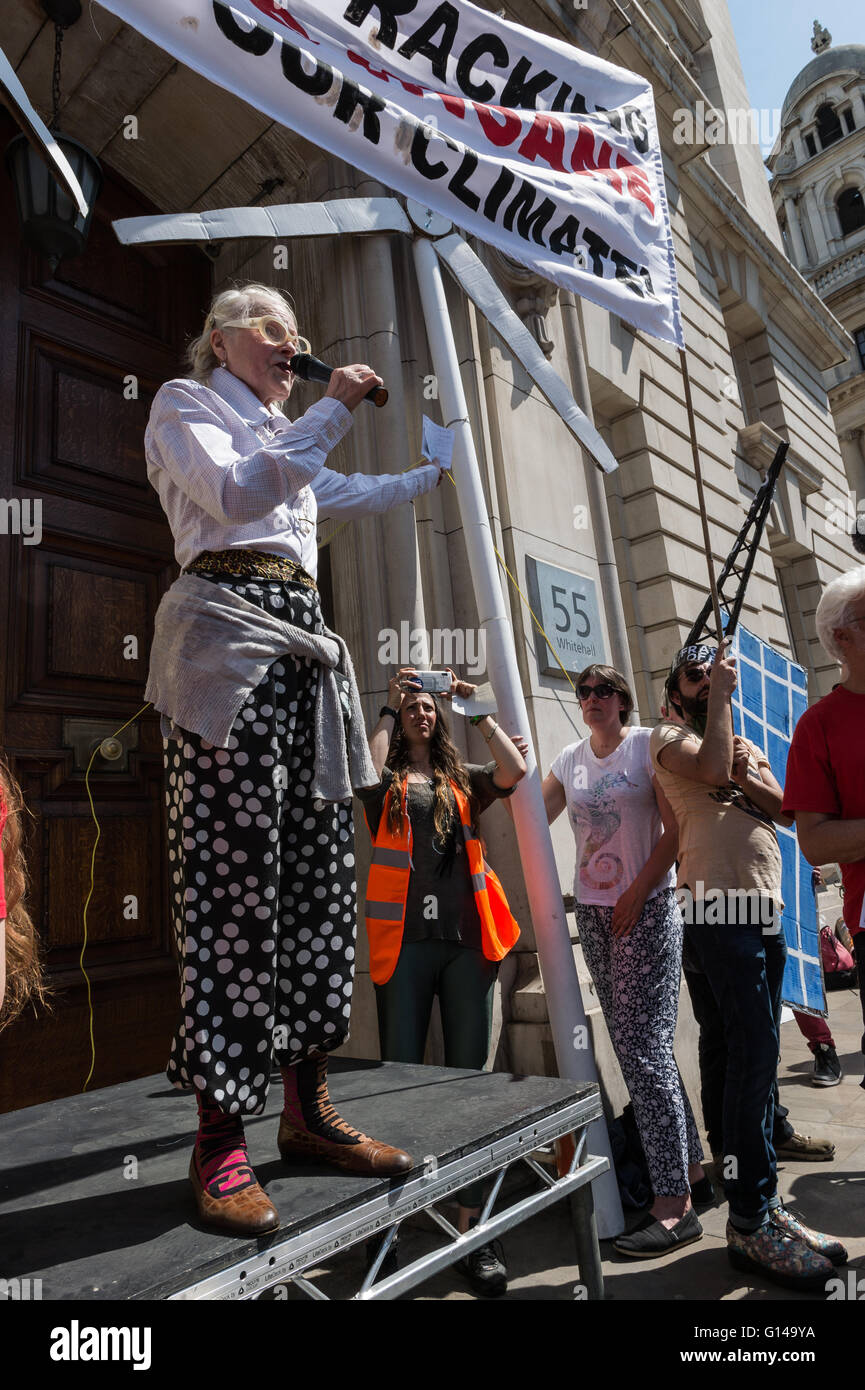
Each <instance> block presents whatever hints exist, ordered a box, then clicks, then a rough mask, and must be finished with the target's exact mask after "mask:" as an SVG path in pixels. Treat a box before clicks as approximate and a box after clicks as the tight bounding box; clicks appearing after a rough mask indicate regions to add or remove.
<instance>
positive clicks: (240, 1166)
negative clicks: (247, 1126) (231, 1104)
mask: <svg viewBox="0 0 865 1390" xmlns="http://www.w3.org/2000/svg"><path fill="white" fill-rule="evenodd" d="M195 1096H196V1099H197V1101H198V1134H197V1135H196V1138H195V1155H194V1157H195V1167H196V1171H197V1173H198V1180H199V1182H200V1183H201V1186H202V1187H203V1188H205V1190H206V1191H207V1192H209V1193H210V1195H211V1197H233V1196H234V1195H235V1193H237V1192H242V1191H243V1190H244V1188H246V1187H252V1185H253V1184H254V1183H255V1182H256V1181H257V1179H256V1176H255V1174H254V1173H253V1171H252V1168H251V1166H250V1162H249V1154H248V1153H247V1151H246V1136H245V1135H244V1132H243V1121H242V1120H241V1119H240V1116H239V1115H227V1114H226V1113H225V1111H224V1110H220V1108H219V1106H218V1105H214V1104H213V1102H212V1101H209V1100H206V1099H205V1097H204V1095H203V1094H202V1092H201V1091H196V1093H195Z"/></svg>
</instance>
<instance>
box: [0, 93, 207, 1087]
mask: <svg viewBox="0 0 865 1390" xmlns="http://www.w3.org/2000/svg"><path fill="white" fill-rule="evenodd" d="M13 133H14V128H13V127H12V125H11V122H9V121H8V120H6V119H5V118H3V119H2V120H0V144H2V145H3V146H4V147H5V144H6V143H7V141H8V139H9V138H10V137H11V135H12V134H13ZM105 173H106V182H105V186H104V188H103V190H102V193H101V195H100V198H99V201H98V203H97V207H96V213H95V216H94V222H93V225H92V229H91V234H90V241H89V244H88V247H87V250H86V252H85V254H84V255H82V256H81V257H79V258H78V259H76V260H74V261H69V262H64V263H61V265H60V266H59V267H58V268H57V269H56V270H55V271H53V272H52V270H51V268H50V266H49V265H48V263H47V262H46V261H44V260H41V259H40V258H39V257H38V256H36V255H34V254H33V253H32V252H30V251H28V250H27V249H26V248H25V247H24V245H23V243H22V241H21V238H20V234H19V231H18V222H17V217H16V213H15V207H14V198H13V192H12V187H11V183H10V181H9V178H8V175H6V173H5V171H2V170H0V207H2V213H3V227H4V235H3V237H2V240H0V310H2V313H0V450H2V456H0V526H4V525H5V529H6V531H7V534H2V533H0V585H2V590H0V592H2V594H3V599H2V601H0V652H2V654H3V664H2V682H3V699H2V702H0V708H2V727H0V746H2V747H3V748H4V750H5V751H6V753H7V754H8V755H9V756H10V759H11V761H12V763H13V766H14V768H15V771H16V775H17V776H18V779H19V781H20V783H21V786H22V788H23V792H24V796H25V799H26V802H27V806H28V808H29V811H30V813H31V815H30V817H29V821H28V826H27V845H28V850H27V854H28V867H29V873H30V880H31V887H30V906H31V911H32V915H33V917H34V920H35V922H36V923H37V924H38V928H39V933H40V937H41V940H42V947H43V954H44V957H45V961H46V965H47V970H48V976H49V980H50V983H51V986H52V989H53V1007H52V1011H51V1012H50V1013H44V1012H42V1013H40V1014H39V1016H38V1017H34V1016H33V1015H32V1014H27V1015H25V1016H23V1017H22V1018H21V1019H19V1020H18V1021H17V1022H16V1023H15V1024H13V1025H12V1026H11V1027H10V1028H8V1029H7V1030H6V1031H5V1032H4V1033H2V1034H0V1111H4V1110H12V1109H17V1108H19V1107H21V1106H25V1105H32V1104H35V1103H36V1102H39V1101H44V1100H50V1099H54V1098H56V1097H59V1096H65V1095H70V1094H72V1093H74V1092H76V1091H79V1090H81V1089H82V1087H83V1085H84V1083H85V1079H86V1077H87V1075H88V1072H89V1070H90V1065H91V1047H90V1012H89V1008H88V1001H87V985H86V981H85V978H84V975H83V973H82V970H81V968H80V966H79V956H80V954H81V949H82V944H83V941H84V907H85V900H86V898H87V895H88V891H89V889H90V873H91V854H92V851H93V845H94V839H95V825H94V822H93V818H92V815H91V810H90V805H89V802H88V796H87V789H86V786H85V769H86V767H87V763H88V761H89V759H90V755H91V752H92V749H93V747H94V746H95V745H97V744H98V743H99V742H100V741H101V740H102V739H103V738H104V737H105V736H106V735H108V734H111V733H113V732H114V731H115V730H117V729H118V728H119V727H120V726H121V725H122V724H124V723H125V722H126V721H127V720H128V719H130V718H131V717H132V716H133V715H134V714H135V712H136V711H137V710H138V709H139V708H140V707H141V706H142V705H143V704H144V695H143V691H144V684H145V681H146V676H147V663H148V652H149V646H150V640H151V636H152V631H153V618H154V614H155V611H156V607H157V605H158V603H159V599H160V597H161V595H162V593H163V591H164V590H165V588H166V587H167V585H168V584H170V583H171V580H172V579H173V578H174V575H175V574H176V568H175V566H174V562H173V552H172V542H171V534H170V532H169V529H168V526H167V525H166V522H165V520H164V517H163V514H162V510H161V508H160V506H159V501H158V498H157V496H156V493H155V492H154V491H153V490H152V489H151V487H150V486H149V484H148V482H147V476H146V472H145V464H144V453H143V435H144V427H145V424H146V420H147V414H148V410H149V407H150V402H151V400H152V397H153V394H154V392H155V391H156V389H157V388H158V386H159V385H160V384H161V382H162V381H164V380H166V379H167V378H169V377H171V376H174V375H176V374H177V372H178V370H179V366H180V357H181V354H182V347H183V342H184V340H185V339H186V338H187V337H188V336H189V334H190V333H191V332H193V331H197V330H198V328H199V326H200V324H201V322H202V319H203V314H204V311H205V309H206V307H207V302H208V298H209V292H210V270H209V267H208V265H207V262H206V260H205V258H204V257H203V256H202V255H201V253H200V252H195V251H190V250H186V249H184V248H174V249H172V250H170V251H162V250H161V249H159V250H152V251H147V252H136V251H130V250H127V249H125V248H122V247H121V246H120V245H119V244H118V242H117V241H116V239H115V237H114V233H113V232H112V230H111V226H110V223H111V220H112V219H113V218H116V217H120V216H129V215H135V214H137V213H144V212H152V211H155V209H153V208H152V207H151V206H150V205H145V204H144V202H143V201H142V200H141V199H140V198H138V197H137V195H136V194H135V193H134V192H133V191H132V190H130V189H129V187H128V186H126V185H123V184H122V183H121V182H120V181H119V180H118V179H117V178H114V177H112V176H111V174H110V172H109V171H108V170H105ZM11 499H19V500H21V501H24V499H29V506H28V505H26V504H25V505H24V506H23V507H22V509H21V512H20V518H21V520H20V527H21V530H20V533H19V534H17V535H16V534H8V532H9V530H10V529H11V528H10V524H9V521H8V520H7V521H5V522H4V518H7V519H10V518H11V521H12V524H13V525H14V524H15V522H16V519H17V513H16V510H15V508H14V507H13V508H10V507H9V505H8V502H9V501H10V500H11ZM3 504H6V505H3ZM37 504H38V507H37ZM40 508H41V535H39V528H38V527H37V526H36V524H35V523H36V519H37V517H38V516H39V509H40ZM25 528H26V534H25ZM120 741H121V743H122V744H123V751H122V753H121V756H120V757H119V758H116V759H106V758H104V757H102V756H101V755H97V756H96V758H95V760H94V763H93V769H92V772H91V774H90V790H91V792H92V796H93V802H94V806H95V809H96V814H97V816H98V819H99V824H100V827H101V839H100V841H99V846H98V850H97V855H96V861H95V871H94V887H93V892H92V896H91V899H90V903H89V907H88V909H87V945H86V951H85V955H84V967H85V969H86V972H87V975H88V977H89V980H90V985H91V989H92V1002H93V1038H94V1043H95V1068H94V1072H93V1076H92V1078H91V1080H90V1082H89V1086H88V1089H93V1088H95V1087H97V1086H104V1085H109V1084H111V1083H113V1082H117V1081H122V1080H126V1079H128V1078H130V1077H137V1076H142V1075H146V1074H147V1073H148V1072H153V1071H159V1070H161V1069H162V1068H163V1067H164V1065H165V1062H166V1059H167V1053H168V1046H169V1042H170V1036H171V1030H172V1027H173V1024H174V1015H175V1010H176V1007H177V970H176V965H175V963H174V959H173V954H172V947H171V941H170V931H169V919H168V894H167V882H166V869H165V856H164V851H163V844H164V809H163V795H162V744H161V739H160V736H159V728H158V721H157V718H156V717H155V715H154V714H153V711H152V710H149V711H148V712H147V713H146V714H145V715H144V716H143V717H141V718H140V719H138V720H136V721H135V722H134V723H133V724H132V725H131V726H130V728H129V729H128V730H126V732H125V733H124V734H122V735H120Z"/></svg>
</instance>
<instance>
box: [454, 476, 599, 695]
mask: <svg viewBox="0 0 865 1390" xmlns="http://www.w3.org/2000/svg"><path fill="white" fill-rule="evenodd" d="M448 477H449V478H450V480H451V483H453V486H454V487H456V483H454V480H453V478H451V475H450V473H448ZM493 550H494V551H495V552H496V557H497V559H498V562H499V564H500V565H501V567H502V569H503V570H504V572H505V574H506V575H507V576H508V579H509V580H510V581H511V583H512V584H513V586H514V588H515V589H516V591H517V593H518V594H519V596H520V598H521V599H522V601H523V603H524V604H525V605H526V608H528V610H529V612H530V613H531V615H532V621H533V623H534V625H535V627H536V628H537V629H538V632H539V633H540V634H541V636H542V637H543V639H544V641H545V642H546V644H547V646H548V647H549V649H550V651H551V652H552V654H553V657H554V658H555V660H556V661H558V663H559V666H561V669H562V675H563V676H564V678H565V680H566V681H567V682H568V685H569V686H570V687H571V689H572V690H573V691H575V692H576V686H575V685H574V682H573V681H572V680H571V678H570V676H569V675H568V673H567V671H566V670H565V668H564V666H562V663H561V661H559V655H558V652H557V651H556V649H555V647H554V646H553V644H552V642H551V641H550V639H549V637H548V636H547V634H546V632H545V631H544V628H543V625H542V623H541V621H540V619H539V618H538V617H537V616H536V614H535V610H534V609H533V608H532V605H531V604H530V603H529V601H528V599H527V598H526V596H525V594H524V593H523V591H522V589H521V588H520V586H519V584H518V583H517V581H516V580H515V579H514V576H513V575H512V574H511V572H510V570H509V569H508V567H507V565H506V564H505V561H504V557H503V556H502V555H501V554H500V552H499V550H498V547H497V546H495V545H494V546H493Z"/></svg>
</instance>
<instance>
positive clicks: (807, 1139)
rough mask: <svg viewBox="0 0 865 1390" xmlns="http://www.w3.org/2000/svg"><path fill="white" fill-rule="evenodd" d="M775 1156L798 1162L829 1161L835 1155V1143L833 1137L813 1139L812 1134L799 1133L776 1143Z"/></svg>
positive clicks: (794, 1133) (779, 1158)
mask: <svg viewBox="0 0 865 1390" xmlns="http://www.w3.org/2000/svg"><path fill="white" fill-rule="evenodd" d="M775 1157H776V1158H777V1159H778V1160H779V1161H780V1160H781V1159H784V1158H787V1159H792V1160H793V1161H794V1162H796V1163H828V1162H829V1160H830V1159H832V1158H834V1157H835V1145H834V1144H833V1143H832V1140H831V1139H812V1138H811V1136H810V1134H797V1133H796V1132H795V1131H794V1132H793V1133H792V1134H791V1135H790V1138H789V1139H784V1140H782V1141H781V1143H780V1144H776V1145H775Z"/></svg>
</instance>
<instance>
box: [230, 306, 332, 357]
mask: <svg viewBox="0 0 865 1390" xmlns="http://www.w3.org/2000/svg"><path fill="white" fill-rule="evenodd" d="M222 326H223V328H255V329H256V330H257V331H258V332H259V333H260V334H261V336H262V338H264V339H265V341H266V342H268V343H270V344H271V346H272V347H284V346H285V344H286V343H290V344H291V345H292V347H296V348H297V350H298V351H299V352H310V351H311V346H310V344H309V342H308V341H307V339H306V338H301V337H300V335H299V333H298V332H297V329H296V328H289V327H288V325H287V324H286V323H284V322H283V320H282V319H278V318H277V317H276V315H275V314H260V315H259V317H258V318H254V319H229V320H228V322H227V323H224V324H223V325H222Z"/></svg>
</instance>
